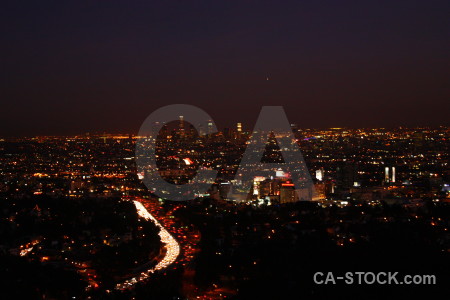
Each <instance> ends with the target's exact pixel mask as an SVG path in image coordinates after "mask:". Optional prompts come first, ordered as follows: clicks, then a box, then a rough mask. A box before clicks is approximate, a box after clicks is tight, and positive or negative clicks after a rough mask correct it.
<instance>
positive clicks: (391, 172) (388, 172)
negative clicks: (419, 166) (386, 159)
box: [384, 167, 396, 183]
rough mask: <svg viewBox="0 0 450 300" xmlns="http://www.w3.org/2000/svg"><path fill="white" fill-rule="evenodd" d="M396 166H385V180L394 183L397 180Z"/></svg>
mask: <svg viewBox="0 0 450 300" xmlns="http://www.w3.org/2000/svg"><path fill="white" fill-rule="evenodd" d="M395 180H396V179H395V167H385V168H384V182H385V183H391V182H392V183H394V182H395Z"/></svg>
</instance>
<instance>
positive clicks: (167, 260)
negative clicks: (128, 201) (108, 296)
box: [116, 201, 180, 290]
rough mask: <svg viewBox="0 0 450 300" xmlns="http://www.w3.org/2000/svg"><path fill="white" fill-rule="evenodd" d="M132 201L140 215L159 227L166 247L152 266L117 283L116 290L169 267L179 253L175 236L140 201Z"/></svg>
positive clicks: (160, 235)
mask: <svg viewBox="0 0 450 300" xmlns="http://www.w3.org/2000/svg"><path fill="white" fill-rule="evenodd" d="M133 203H134V206H136V210H137V213H138V215H139V216H140V217H142V218H144V219H145V220H151V221H153V222H154V223H155V224H156V226H157V227H159V229H160V231H159V237H160V238H161V242H162V243H163V244H164V246H165V247H166V254H165V256H164V258H163V259H162V260H161V261H160V262H159V263H158V264H156V266H154V267H153V268H151V269H148V270H147V271H144V272H141V273H140V274H139V275H137V276H135V277H132V278H130V279H128V280H126V281H124V282H122V283H118V284H117V285H116V289H117V290H121V289H125V288H128V287H131V286H132V285H134V284H136V283H138V282H141V281H144V280H146V279H147V278H148V277H149V276H150V274H152V273H154V272H156V271H159V270H162V269H165V268H167V267H169V266H170V265H171V264H173V263H174V262H175V261H176V259H177V257H178V255H179V254H180V245H179V244H178V242H177V241H176V240H175V238H174V237H173V236H172V235H171V234H170V233H169V232H168V231H167V230H166V229H165V228H164V227H163V226H162V225H161V224H160V223H159V222H158V220H156V218H155V217H153V216H152V215H151V214H150V213H149V212H148V210H147V209H146V208H145V207H144V205H142V203H141V202H139V201H133Z"/></svg>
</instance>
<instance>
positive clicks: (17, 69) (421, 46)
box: [0, 0, 450, 136]
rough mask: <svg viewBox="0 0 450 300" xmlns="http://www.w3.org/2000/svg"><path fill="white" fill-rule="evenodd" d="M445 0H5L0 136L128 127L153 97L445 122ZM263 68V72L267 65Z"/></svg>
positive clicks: (303, 114)
mask: <svg viewBox="0 0 450 300" xmlns="http://www.w3.org/2000/svg"><path fill="white" fill-rule="evenodd" d="M449 13H450V2H449V1H448V0H446V1H432V0H431V1H430V0H427V1H414V0H409V1H398V0H396V1H392V0H389V1H335V0H333V1H319V0H314V1H313V0H311V1H299V0H296V1H244V0H240V1H211V0H209V1H181V0H180V1H168V0H166V1H154V0H152V1H149V0H146V1H59V0H58V1H7V2H6V3H5V2H3V3H2V8H1V10H0V23H1V27H0V31H1V47H0V54H1V71H0V72H1V74H2V77H1V95H0V98H1V103H2V107H1V118H0V128H1V129H0V135H2V136H5V135H6V136H10V135H34V134H76V133H85V132H88V131H90V132H95V131H99V132H103V131H109V132H137V130H138V128H139V126H140V124H141V123H142V121H143V120H144V119H145V117H146V116H147V115H148V114H150V113H151V112H152V111H153V110H155V109H156V108H158V107H160V106H163V105H167V104H174V103H186V104H193V105H197V106H199V107H201V108H202V109H204V110H206V111H207V112H208V113H209V114H210V115H211V116H212V117H213V118H214V120H215V121H216V123H217V125H218V127H219V128H222V127H226V126H229V125H231V124H234V123H235V122H238V121H242V122H244V123H246V124H248V125H249V126H251V127H252V126H253V124H254V122H255V119H256V117H257V115H258V113H259V110H260V108H261V106H262V105H282V106H284V107H285V109H286V111H287V114H288V117H289V119H290V120H291V121H292V122H296V123H298V124H299V125H300V126H301V127H333V126H334V127H337V126H351V127H383V126H398V125H406V126H416V125H450V124H449V121H448V120H449V117H448V114H449V111H450V104H449V102H450V101H449V95H450V92H449V84H448V83H449V79H450V72H449V70H450V68H449V67H450V64H449V61H450V60H449V53H450V47H449V45H450V43H449V37H450V22H449V19H450V18H449ZM267 77H268V78H269V80H266V78H267Z"/></svg>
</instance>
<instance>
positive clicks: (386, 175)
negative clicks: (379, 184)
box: [384, 167, 389, 182]
mask: <svg viewBox="0 0 450 300" xmlns="http://www.w3.org/2000/svg"><path fill="white" fill-rule="evenodd" d="M384 181H385V182H389V167H385V168H384Z"/></svg>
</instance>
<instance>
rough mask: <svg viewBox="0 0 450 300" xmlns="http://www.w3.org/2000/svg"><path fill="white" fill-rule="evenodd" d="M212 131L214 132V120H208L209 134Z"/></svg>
mask: <svg viewBox="0 0 450 300" xmlns="http://www.w3.org/2000/svg"><path fill="white" fill-rule="evenodd" d="M211 133H213V122H212V120H208V130H207V134H211Z"/></svg>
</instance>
